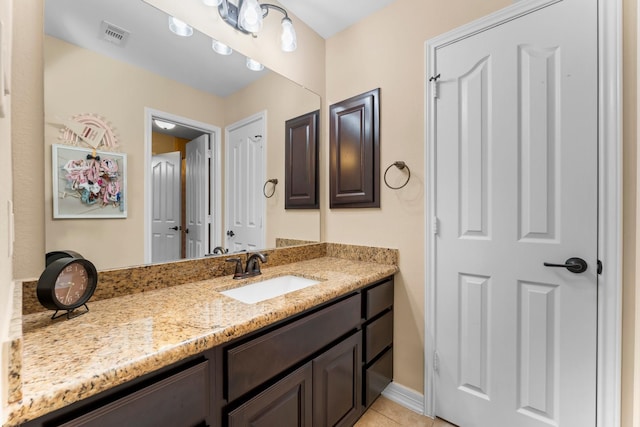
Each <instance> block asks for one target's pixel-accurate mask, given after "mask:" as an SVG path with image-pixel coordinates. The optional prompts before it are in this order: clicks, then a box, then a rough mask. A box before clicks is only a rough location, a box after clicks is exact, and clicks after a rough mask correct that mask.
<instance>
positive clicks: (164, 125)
mask: <svg viewBox="0 0 640 427" xmlns="http://www.w3.org/2000/svg"><path fill="white" fill-rule="evenodd" d="M153 122H154V123H155V124H156V125H157V126H158V127H159V128H160V129H164V130H171V129H173V128H174V127H176V125H175V123H169V122H165V121H162V120H158V119H153Z"/></svg>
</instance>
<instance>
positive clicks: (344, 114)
mask: <svg viewBox="0 0 640 427" xmlns="http://www.w3.org/2000/svg"><path fill="white" fill-rule="evenodd" d="M329 119H330V138H329V177H330V178H329V195H330V197H329V201H330V207H331V208H357V207H360V208H377V207H380V89H374V90H372V91H369V92H366V93H363V94H361V95H357V96H354V97H352V98H349V99H347V100H344V101H342V102H339V103H337V104H333V105H331V107H330V109H329Z"/></svg>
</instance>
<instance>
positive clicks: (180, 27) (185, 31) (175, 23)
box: [169, 16, 193, 37]
mask: <svg viewBox="0 0 640 427" xmlns="http://www.w3.org/2000/svg"><path fill="white" fill-rule="evenodd" d="M169 29H170V30H171V32H173V33H174V34H177V35H179V36H181V37H190V36H192V35H193V28H191V27H190V26H189V25H187V23H186V22H183V21H181V20H179V19H178V18H174V17H173V16H170V17H169Z"/></svg>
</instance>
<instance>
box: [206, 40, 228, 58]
mask: <svg viewBox="0 0 640 427" xmlns="http://www.w3.org/2000/svg"><path fill="white" fill-rule="evenodd" d="M211 48H212V49H213V51H214V52H215V53H219V54H220V55H231V54H232V53H233V49H231V48H230V47H229V46H227V45H226V44H224V43H222V42H220V41H218V40H213V42H212V43H211Z"/></svg>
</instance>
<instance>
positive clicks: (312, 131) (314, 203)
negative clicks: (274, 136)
mask: <svg viewBox="0 0 640 427" xmlns="http://www.w3.org/2000/svg"><path fill="white" fill-rule="evenodd" d="M319 115H320V110H317V111H314V112H312V113H307V114H305V115H303V116H300V117H296V118H295V119H291V120H287V121H286V122H284V127H285V162H284V188H285V199H284V208H285V209H318V207H319V203H318V199H319V194H318V193H319V192H318V184H319V183H318V117H319Z"/></svg>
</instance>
